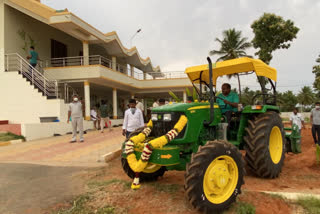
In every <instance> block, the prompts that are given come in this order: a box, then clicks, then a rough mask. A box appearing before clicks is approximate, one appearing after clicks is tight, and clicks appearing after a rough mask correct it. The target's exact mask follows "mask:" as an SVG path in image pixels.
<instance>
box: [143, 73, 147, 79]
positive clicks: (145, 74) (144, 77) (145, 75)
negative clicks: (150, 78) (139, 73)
mask: <svg viewBox="0 0 320 214" xmlns="http://www.w3.org/2000/svg"><path fill="white" fill-rule="evenodd" d="M143 79H144V80H146V79H147V73H146V72H143Z"/></svg>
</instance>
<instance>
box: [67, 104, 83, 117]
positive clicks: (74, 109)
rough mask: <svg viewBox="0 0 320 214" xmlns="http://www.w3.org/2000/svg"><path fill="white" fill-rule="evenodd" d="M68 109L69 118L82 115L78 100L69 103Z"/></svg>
mask: <svg viewBox="0 0 320 214" xmlns="http://www.w3.org/2000/svg"><path fill="white" fill-rule="evenodd" d="M69 111H71V118H76V117H82V104H81V102H80V101H78V102H72V103H70V104H69Z"/></svg>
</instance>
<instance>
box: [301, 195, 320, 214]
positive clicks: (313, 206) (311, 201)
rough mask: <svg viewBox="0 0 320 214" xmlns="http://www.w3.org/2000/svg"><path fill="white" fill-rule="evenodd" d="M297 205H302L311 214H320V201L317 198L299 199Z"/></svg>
mask: <svg viewBox="0 0 320 214" xmlns="http://www.w3.org/2000/svg"><path fill="white" fill-rule="evenodd" d="M297 204H299V205H301V206H302V207H303V208H304V209H305V210H306V211H307V213H309V214H318V213H320V199H318V198H315V197H301V198H298V200H297Z"/></svg>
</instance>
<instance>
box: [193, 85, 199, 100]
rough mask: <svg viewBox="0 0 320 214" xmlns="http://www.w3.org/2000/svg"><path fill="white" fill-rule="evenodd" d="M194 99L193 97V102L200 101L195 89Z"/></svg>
mask: <svg viewBox="0 0 320 214" xmlns="http://www.w3.org/2000/svg"><path fill="white" fill-rule="evenodd" d="M192 97H193V101H195V100H199V96H198V93H197V91H196V89H195V88H193V93H192Z"/></svg>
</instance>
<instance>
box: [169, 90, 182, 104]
mask: <svg viewBox="0 0 320 214" xmlns="http://www.w3.org/2000/svg"><path fill="white" fill-rule="evenodd" d="M169 94H170V96H171V97H172V98H173V99H174V100H175V101H176V102H177V103H179V102H181V99H180V98H179V97H178V96H177V95H176V94H175V93H173V92H172V91H169Z"/></svg>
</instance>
